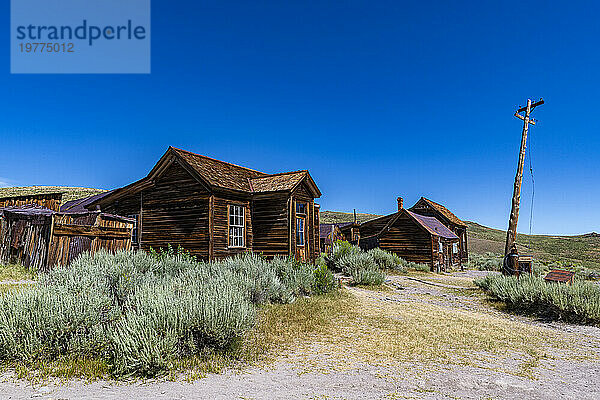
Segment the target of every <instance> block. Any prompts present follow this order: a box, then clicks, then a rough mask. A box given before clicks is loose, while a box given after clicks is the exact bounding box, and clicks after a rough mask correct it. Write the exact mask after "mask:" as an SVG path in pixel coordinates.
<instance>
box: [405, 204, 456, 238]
mask: <svg viewBox="0 0 600 400" xmlns="http://www.w3.org/2000/svg"><path fill="white" fill-rule="evenodd" d="M406 212H407V213H408V214H410V216H412V217H413V218H414V219H415V220H416V221H417V222H418V223H419V224H420V225H421V226H422V227H423V228H425V229H427V231H429V232H430V233H431V234H433V235H437V236H440V237H443V238H445V239H456V240H458V236H456V235H455V234H454V232H452V231H451V230H450V229H448V228H447V227H446V225H444V224H442V223H441V222H440V221H439V220H438V219H437V218H435V217H427V216H425V215H420V214H417V213H414V212H412V211H409V210H406Z"/></svg>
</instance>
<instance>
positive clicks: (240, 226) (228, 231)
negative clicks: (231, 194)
mask: <svg viewBox="0 0 600 400" xmlns="http://www.w3.org/2000/svg"><path fill="white" fill-rule="evenodd" d="M232 207H239V209H240V210H242V215H241V216H242V225H231V208H232ZM231 228H242V235H241V236H240V238H241V240H242V244H241V245H237V246H236V245H233V244H232V243H231V242H232V234H231ZM227 248H229V249H244V248H246V207H245V205H244V204H239V203H227Z"/></svg>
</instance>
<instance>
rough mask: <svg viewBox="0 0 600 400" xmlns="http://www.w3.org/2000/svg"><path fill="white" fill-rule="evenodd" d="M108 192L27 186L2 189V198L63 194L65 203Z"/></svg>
mask: <svg viewBox="0 0 600 400" xmlns="http://www.w3.org/2000/svg"><path fill="white" fill-rule="evenodd" d="M102 192H106V190H104V189H91V188H80V187H68V186H25V187H7V188H0V198H2V197H10V196H24V195H28V194H41V193H62V194H63V197H62V201H63V203H65V202H67V201H71V200H77V199H82V198H84V197H89V196H93V195H95V194H98V193H102Z"/></svg>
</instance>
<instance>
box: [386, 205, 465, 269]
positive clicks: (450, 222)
mask: <svg viewBox="0 0 600 400" xmlns="http://www.w3.org/2000/svg"><path fill="white" fill-rule="evenodd" d="M398 201H399V202H401V201H402V198H401V197H399V198H398ZM409 210H410V211H412V212H415V213H417V214H419V215H425V216H429V217H435V218H436V219H437V220H439V221H440V222H441V223H442V224H444V225H445V226H446V227H447V228H448V229H450V230H451V231H452V232H454V234H455V235H456V236H457V237H458V251H457V252H456V253H453V254H452V257H453V258H454V260H453V263H454V264H459V263H460V264H464V263H466V262H467V261H468V260H469V249H468V247H467V245H468V243H467V224H466V223H465V222H464V221H462V220H461V219H460V218H458V217H457V216H456V215H454V213H452V211H450V210H449V209H448V208H446V207H445V206H443V205H442V204H440V203H436V202H435V201H432V200H429V199H427V198H425V197H421V198H420V199H419V201H417V202H416V203H415V205H414V206H412V207H411V208H410V209H409Z"/></svg>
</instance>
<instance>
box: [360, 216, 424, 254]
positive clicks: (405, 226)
mask: <svg viewBox="0 0 600 400" xmlns="http://www.w3.org/2000/svg"><path fill="white" fill-rule="evenodd" d="M361 237H364V236H363V232H362V230H361ZM379 247H380V248H382V249H383V250H387V251H390V252H392V253H395V254H397V255H398V256H399V257H401V258H404V259H405V260H407V261H412V262H417V263H425V264H428V265H432V262H433V259H432V239H431V235H430V234H429V233H428V232H425V231H424V230H423V229H422V228H421V227H419V226H418V225H417V224H416V223H415V222H414V221H413V220H411V219H410V218H409V217H407V216H406V215H400V217H399V218H398V219H397V220H396V221H395V222H394V223H393V224H392V225H391V226H390V227H389V230H388V231H386V232H383V233H382V234H381V235H380V237H379Z"/></svg>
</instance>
